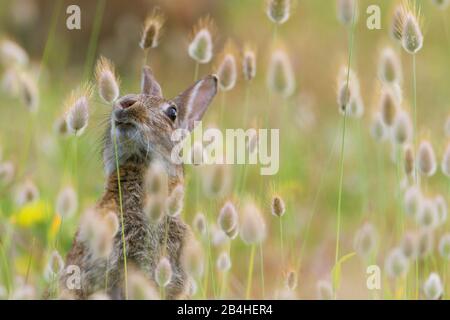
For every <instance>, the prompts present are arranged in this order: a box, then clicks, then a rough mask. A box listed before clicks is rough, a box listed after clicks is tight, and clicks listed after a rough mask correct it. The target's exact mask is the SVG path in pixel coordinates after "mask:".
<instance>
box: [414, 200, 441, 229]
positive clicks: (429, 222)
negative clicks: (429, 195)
mask: <svg viewBox="0 0 450 320" xmlns="http://www.w3.org/2000/svg"><path fill="white" fill-rule="evenodd" d="M416 220H417V225H418V226H419V227H420V228H422V229H423V230H434V229H435V228H436V227H437V225H438V222H439V217H438V212H437V210H436V204H435V202H434V201H432V200H431V199H425V200H424V201H423V203H422V206H421V210H420V211H419V214H418V215H417V219H416Z"/></svg>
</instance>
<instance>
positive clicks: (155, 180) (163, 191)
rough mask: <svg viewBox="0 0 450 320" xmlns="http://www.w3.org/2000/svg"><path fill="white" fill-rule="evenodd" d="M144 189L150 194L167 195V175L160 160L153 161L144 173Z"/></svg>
mask: <svg viewBox="0 0 450 320" xmlns="http://www.w3.org/2000/svg"><path fill="white" fill-rule="evenodd" d="M144 181H145V189H146V191H147V192H148V193H149V194H150V195H152V196H161V197H164V198H165V197H167V196H168V192H169V191H168V183H169V177H168V175H167V172H166V170H165V168H164V166H163V164H162V163H161V162H160V161H154V162H152V164H151V165H150V167H149V168H148V170H147V172H146V174H145V179H144Z"/></svg>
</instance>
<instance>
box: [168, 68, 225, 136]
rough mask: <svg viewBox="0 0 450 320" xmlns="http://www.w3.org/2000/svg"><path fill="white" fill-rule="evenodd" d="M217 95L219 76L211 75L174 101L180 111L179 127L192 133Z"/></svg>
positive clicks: (178, 117)
mask: <svg viewBox="0 0 450 320" xmlns="http://www.w3.org/2000/svg"><path fill="white" fill-rule="evenodd" d="M216 93H217V76H215V75H209V76H206V77H205V78H203V79H201V80H199V81H197V82H196V83H195V84H194V85H193V86H192V87H190V88H188V89H187V90H185V91H183V92H182V93H180V94H179V95H178V96H177V97H176V98H174V99H172V101H173V102H174V103H175V105H176V106H177V109H178V110H177V111H178V116H177V121H178V127H179V128H183V129H187V130H189V131H192V130H193V129H194V126H195V122H196V121H200V120H201V119H202V117H203V114H204V113H205V111H206V109H207V108H208V106H209V104H210V103H211V101H212V99H213V98H214V96H215V95H216Z"/></svg>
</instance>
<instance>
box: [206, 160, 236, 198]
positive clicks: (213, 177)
mask: <svg viewBox="0 0 450 320" xmlns="http://www.w3.org/2000/svg"><path fill="white" fill-rule="evenodd" d="M204 169H205V174H204V175H202V177H203V189H204V192H205V194H206V195H207V196H208V197H211V198H217V197H221V196H224V195H225V194H226V193H228V190H229V187H230V183H231V181H230V180H231V172H230V169H229V168H228V166H227V165H224V164H214V165H208V166H206V167H204Z"/></svg>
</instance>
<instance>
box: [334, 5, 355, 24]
mask: <svg viewBox="0 0 450 320" xmlns="http://www.w3.org/2000/svg"><path fill="white" fill-rule="evenodd" d="M336 10H337V17H338V20H339V21H340V22H341V23H342V24H343V25H345V26H350V25H351V23H352V21H353V16H355V22H356V20H357V19H358V1H357V0H337V2H336ZM353 10H356V12H354V11H353Z"/></svg>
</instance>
